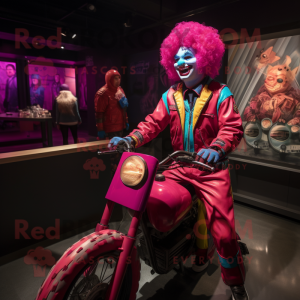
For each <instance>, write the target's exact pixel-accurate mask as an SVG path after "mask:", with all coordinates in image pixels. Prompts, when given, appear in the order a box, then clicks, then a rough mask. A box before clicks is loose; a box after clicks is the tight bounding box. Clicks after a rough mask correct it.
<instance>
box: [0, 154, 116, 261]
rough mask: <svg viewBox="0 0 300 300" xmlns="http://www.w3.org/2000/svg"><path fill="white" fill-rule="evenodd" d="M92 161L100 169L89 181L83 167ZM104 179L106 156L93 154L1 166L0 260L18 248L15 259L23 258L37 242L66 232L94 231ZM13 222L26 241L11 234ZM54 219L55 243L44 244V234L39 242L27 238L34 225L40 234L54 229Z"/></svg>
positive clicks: (108, 170) (102, 202)
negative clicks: (97, 162)
mask: <svg viewBox="0 0 300 300" xmlns="http://www.w3.org/2000/svg"><path fill="white" fill-rule="evenodd" d="M92 158H97V159H101V160H102V161H103V164H104V165H105V170H104V171H99V177H98V178H97V177H96V178H95V179H93V178H91V173H90V171H89V170H85V169H84V165H85V164H86V163H87V160H89V159H92ZM110 178H111V163H110V157H109V156H97V154H96V152H94V151H93V152H92V151H82V152H76V153H72V154H65V155H57V156H53V157H47V158H40V159H33V160H27V161H22V162H16V163H8V164H2V165H1V172H0V182H1V217H0V228H1V237H2V242H3V244H5V247H2V248H1V250H0V257H2V256H5V255H8V254H11V253H13V252H15V251H17V250H20V249H24V253H22V251H21V254H20V255H21V256H22V255H26V251H27V250H26V249H28V247H35V244H37V243H40V242H43V241H48V242H50V243H55V242H57V241H59V240H61V238H62V235H63V234H67V233H68V232H71V231H72V234H73V235H76V234H80V233H81V232H82V231H83V230H87V229H90V228H91V227H95V226H96V223H97V222H99V221H100V219H101V215H102V212H103V209H104V207H105V204H106V200H105V195H106V192H107V189H108V187H109V184H110ZM120 218H121V215H120V211H119V212H118V211H116V212H115V215H114V219H115V220H116V219H118V220H120ZM16 220H23V221H21V222H22V223H23V224H25V226H27V225H26V224H28V229H26V231H25V232H26V233H27V234H28V236H29V238H27V237H24V236H23V235H20V237H19V238H18V237H16V236H15V235H16V232H17V228H19V227H18V225H16ZM55 220H57V221H56V222H59V233H60V237H59V239H53V240H51V239H50V240H49V239H48V238H47V237H45V234H39V236H42V238H41V239H40V238H38V239H37V238H34V237H33V236H32V229H33V228H34V227H40V228H41V229H40V230H42V231H46V230H47V228H49V227H55ZM54 234H55V232H54V231H52V232H51V235H54ZM79 239H80V238H79ZM48 244H49V243H48Z"/></svg>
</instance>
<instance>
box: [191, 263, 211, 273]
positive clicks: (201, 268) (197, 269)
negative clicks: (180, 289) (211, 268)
mask: <svg viewBox="0 0 300 300" xmlns="http://www.w3.org/2000/svg"><path fill="white" fill-rule="evenodd" d="M208 265H209V260H208V261H207V262H206V263H205V264H204V265H203V266H197V265H192V270H193V271H194V272H197V273H199V272H202V271H204V270H205V269H206V268H207V267H208Z"/></svg>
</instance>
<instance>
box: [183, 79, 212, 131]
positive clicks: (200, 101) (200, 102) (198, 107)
mask: <svg viewBox="0 0 300 300" xmlns="http://www.w3.org/2000/svg"><path fill="white" fill-rule="evenodd" d="M211 95H212V91H210V90H209V89H208V85H207V84H206V85H205V86H204V87H203V89H202V91H201V94H200V97H199V98H197V100H196V103H195V106H194V114H193V130H194V128H195V126H196V123H197V121H198V118H199V116H200V114H201V112H202V109H203V107H204V105H205V103H206V102H207V101H208V99H210V96H211ZM181 97H182V95H181Z"/></svg>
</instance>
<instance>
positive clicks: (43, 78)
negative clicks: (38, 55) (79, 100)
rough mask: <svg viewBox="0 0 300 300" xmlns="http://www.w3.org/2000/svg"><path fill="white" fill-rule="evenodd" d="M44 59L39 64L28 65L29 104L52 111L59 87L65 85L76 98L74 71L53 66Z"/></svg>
mask: <svg viewBox="0 0 300 300" xmlns="http://www.w3.org/2000/svg"><path fill="white" fill-rule="evenodd" d="M47 61H48V60H47V59H44V60H43V61H41V62H40V63H38V64H37V63H32V64H29V65H28V75H29V89H30V104H31V105H37V104H39V105H40V107H42V108H45V109H47V110H51V111H52V110H53V109H54V104H55V99H56V97H57V96H58V95H59V91H60V86H61V85H62V84H67V85H68V86H69V89H70V91H71V92H72V94H73V95H74V96H76V81H75V69H74V68H67V67H56V66H53V64H52V63H51V61H50V60H49V61H50V62H49V63H48V62H47Z"/></svg>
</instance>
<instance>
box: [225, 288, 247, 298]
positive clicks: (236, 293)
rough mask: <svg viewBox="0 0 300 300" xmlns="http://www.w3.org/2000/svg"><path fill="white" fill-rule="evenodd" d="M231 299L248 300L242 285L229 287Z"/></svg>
mask: <svg viewBox="0 0 300 300" xmlns="http://www.w3.org/2000/svg"><path fill="white" fill-rule="evenodd" d="M230 289H231V292H232V300H249V296H248V293H247V291H246V289H245V286H244V285H235V286H231V287H230Z"/></svg>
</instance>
